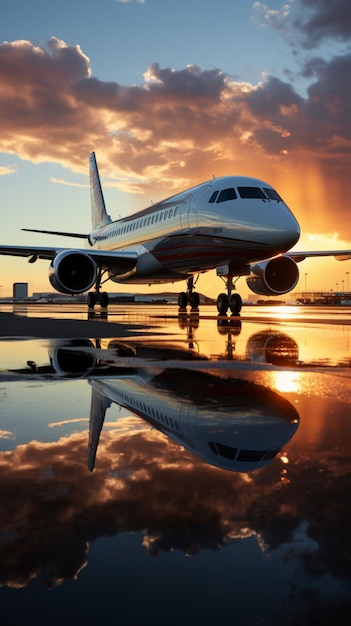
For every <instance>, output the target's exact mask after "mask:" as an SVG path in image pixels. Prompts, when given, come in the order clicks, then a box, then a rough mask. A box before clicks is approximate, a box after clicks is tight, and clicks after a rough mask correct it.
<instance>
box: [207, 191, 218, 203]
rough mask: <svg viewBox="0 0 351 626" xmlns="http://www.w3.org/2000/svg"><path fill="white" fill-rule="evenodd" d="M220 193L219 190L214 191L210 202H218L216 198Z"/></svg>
mask: <svg viewBox="0 0 351 626" xmlns="http://www.w3.org/2000/svg"><path fill="white" fill-rule="evenodd" d="M218 194H219V191H214V192H213V194H212V196H211V197H210V199H209V202H216V198H217V196H218Z"/></svg>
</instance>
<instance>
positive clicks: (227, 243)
mask: <svg viewBox="0 0 351 626" xmlns="http://www.w3.org/2000/svg"><path fill="white" fill-rule="evenodd" d="M267 251H268V253H269V254H271V251H270V250H269V249H268V246H267V244H261V243H260V242H248V241H242V240H239V239H237V240H233V239H227V238H225V237H221V236H218V237H214V236H208V235H203V234H200V233H198V234H183V235H178V236H176V237H170V238H167V239H165V240H163V241H160V242H159V243H158V244H157V246H155V248H154V249H153V250H152V254H153V256H154V257H155V258H156V259H157V260H158V261H159V262H160V263H161V264H162V266H163V267H165V268H167V269H168V271H173V272H179V273H184V272H189V271H190V272H191V271H193V272H194V271H197V270H208V269H213V268H215V267H217V266H218V265H221V264H223V263H237V264H238V265H241V264H242V263H247V262H248V261H251V260H260V259H261V258H262V256H265V255H266V254H267ZM274 253H275V251H273V254H274Z"/></svg>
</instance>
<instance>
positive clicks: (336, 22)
mask: <svg viewBox="0 0 351 626" xmlns="http://www.w3.org/2000/svg"><path fill="white" fill-rule="evenodd" d="M298 4H300V8H301V11H299V12H298V17H296V18H295V19H294V22H293V24H294V27H295V28H296V30H297V31H299V32H300V33H302V34H303V35H304V38H303V43H304V45H305V46H306V48H312V47H313V46H316V45H317V44H319V43H320V42H321V41H323V40H325V39H338V40H340V41H346V42H348V41H349V39H350V36H351V4H350V2H349V1H348V0H333V1H332V2H330V0H299V2H298Z"/></svg>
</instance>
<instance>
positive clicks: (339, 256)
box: [284, 250, 351, 263]
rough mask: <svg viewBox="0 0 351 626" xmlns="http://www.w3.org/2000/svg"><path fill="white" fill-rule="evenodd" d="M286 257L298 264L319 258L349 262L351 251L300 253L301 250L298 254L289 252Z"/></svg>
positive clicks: (297, 251)
mask: <svg viewBox="0 0 351 626" xmlns="http://www.w3.org/2000/svg"><path fill="white" fill-rule="evenodd" d="M284 256H288V257H290V258H291V259H293V260H294V261H296V263H300V261H304V260H305V259H308V258H312V257H318V256H333V257H334V258H335V259H336V260H337V261H349V260H350V259H351V250H319V251H317V250H315V251H308V252H300V251H299V250H296V252H287V253H285V254H284Z"/></svg>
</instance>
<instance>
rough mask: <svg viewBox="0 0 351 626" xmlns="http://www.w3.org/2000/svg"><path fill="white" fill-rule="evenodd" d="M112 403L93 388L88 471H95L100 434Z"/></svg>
mask: <svg viewBox="0 0 351 626" xmlns="http://www.w3.org/2000/svg"><path fill="white" fill-rule="evenodd" d="M111 404H112V402H111V400H109V399H108V398H106V396H103V395H102V394H101V393H99V391H98V389H96V388H95V387H93V386H92V388H91V405H90V423H89V444H88V469H89V471H90V472H92V471H93V469H94V465H95V458H96V453H97V449H98V445H99V438H100V433H101V430H102V427H103V424H104V420H105V414H106V410H107V409H108V408H109V407H110V406H111Z"/></svg>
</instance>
